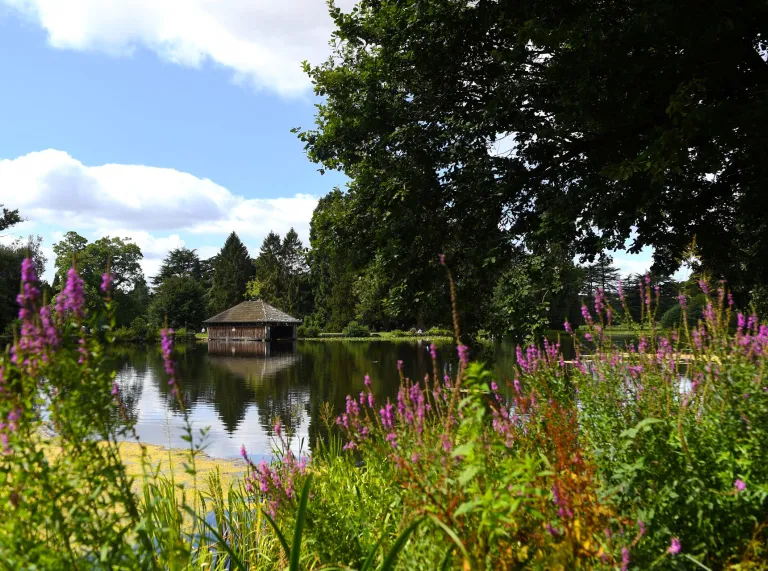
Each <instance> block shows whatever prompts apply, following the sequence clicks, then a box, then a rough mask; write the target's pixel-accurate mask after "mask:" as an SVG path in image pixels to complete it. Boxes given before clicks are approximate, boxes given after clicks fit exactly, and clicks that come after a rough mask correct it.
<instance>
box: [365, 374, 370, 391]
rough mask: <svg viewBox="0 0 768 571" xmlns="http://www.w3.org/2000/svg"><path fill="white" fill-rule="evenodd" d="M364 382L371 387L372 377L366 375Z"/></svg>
mask: <svg viewBox="0 0 768 571" xmlns="http://www.w3.org/2000/svg"><path fill="white" fill-rule="evenodd" d="M363 384H364V385H365V386H366V387H368V388H370V387H371V377H369V376H368V375H365V377H363Z"/></svg>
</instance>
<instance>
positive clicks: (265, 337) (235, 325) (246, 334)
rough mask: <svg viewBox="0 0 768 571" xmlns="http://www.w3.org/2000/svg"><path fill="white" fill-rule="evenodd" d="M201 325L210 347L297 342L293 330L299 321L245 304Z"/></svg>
mask: <svg viewBox="0 0 768 571" xmlns="http://www.w3.org/2000/svg"><path fill="white" fill-rule="evenodd" d="M203 323H205V326H206V327H207V328H208V340H209V343H210V342H211V341H271V340H273V339H296V326H297V325H298V324H300V323H301V321H300V320H299V319H296V318H294V317H291V316H290V315H288V314H287V313H283V312H282V311H280V310H279V309H277V308H275V307H272V306H271V305H269V304H268V303H264V302H263V301H244V302H243V303H241V304H239V305H236V306H235V307H231V308H229V309H227V310H226V311H222V312H221V313H219V314H218V315H214V316H213V317H211V318H210V319H206V320H205V321H204V322H203ZM255 354H256V353H254V355H255ZM262 354H264V353H262Z"/></svg>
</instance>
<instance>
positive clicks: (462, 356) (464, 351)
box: [456, 345, 469, 365]
mask: <svg viewBox="0 0 768 571" xmlns="http://www.w3.org/2000/svg"><path fill="white" fill-rule="evenodd" d="M456 351H457V352H458V353H459V360H460V361H461V362H462V363H464V364H465V365H468V364H469V347H467V346H466V345H459V346H458V347H456Z"/></svg>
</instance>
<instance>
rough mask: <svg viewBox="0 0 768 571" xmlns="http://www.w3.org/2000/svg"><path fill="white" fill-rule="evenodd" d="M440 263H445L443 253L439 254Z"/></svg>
mask: <svg viewBox="0 0 768 571" xmlns="http://www.w3.org/2000/svg"><path fill="white" fill-rule="evenodd" d="M440 264H442V265H443V266H444V265H445V254H440Z"/></svg>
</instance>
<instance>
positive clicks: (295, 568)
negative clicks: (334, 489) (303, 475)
mask: <svg viewBox="0 0 768 571" xmlns="http://www.w3.org/2000/svg"><path fill="white" fill-rule="evenodd" d="M311 485H312V476H311V475H310V476H307V480H306V481H305V482H304V487H303V488H302V489H301V499H299V511H298V513H297V514H296V526H295V527H294V529H293V547H291V555H290V561H291V564H290V567H289V569H290V571H299V560H300V558H301V534H302V533H303V532H304V523H305V522H306V520H307V502H308V501H309V488H310V486H311Z"/></svg>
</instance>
